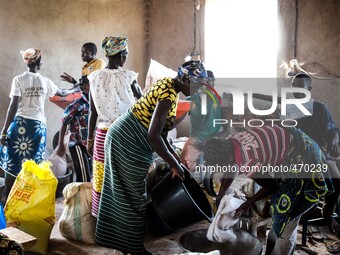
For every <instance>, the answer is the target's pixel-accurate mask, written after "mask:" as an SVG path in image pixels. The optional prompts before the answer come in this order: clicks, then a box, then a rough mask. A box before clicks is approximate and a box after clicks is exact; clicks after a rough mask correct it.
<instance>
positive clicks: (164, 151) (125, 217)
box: [95, 61, 207, 255]
mask: <svg viewBox="0 0 340 255" xmlns="http://www.w3.org/2000/svg"><path fill="white" fill-rule="evenodd" d="M205 79H207V73H206V71H205V69H204V66H203V64H202V63H201V62H200V61H190V62H186V63H184V64H183V65H182V66H181V67H179V71H178V75H177V77H176V78H164V79H161V80H159V81H157V83H156V84H154V85H153V86H151V87H150V88H149V89H148V91H147V92H145V93H144V95H143V96H142V97H141V98H140V99H139V100H138V101H137V102H136V103H135V104H134V105H133V106H132V108H131V109H130V110H129V111H128V112H126V113H125V114H123V115H122V116H121V117H120V118H118V119H117V120H116V121H115V122H114V123H113V124H112V125H111V126H110V129H109V130H108V132H107V137H106V140H105V171H104V183H103V189H102V197H101V200H100V206H99V211H98V218H97V227H96V235H95V240H96V242H97V243H98V244H100V245H102V246H107V247H111V248H114V249H117V250H120V251H122V252H124V253H131V254H134V255H135V254H138V255H141V254H150V253H149V252H147V251H146V250H145V248H144V234H145V231H146V196H145V193H146V190H145V187H146V186H145V178H146V175H147V171H148V169H149V166H150V164H151V163H152V159H153V157H152V156H153V152H156V153H157V154H158V155H159V156H160V157H162V158H163V159H164V160H165V161H167V162H168V163H169V165H170V166H171V169H172V172H173V173H172V176H173V177H175V176H178V177H179V178H181V179H183V171H182V168H181V166H180V159H179V157H178V155H177V154H176V153H175V152H174V150H173V148H172V147H171V146H170V144H169V142H168V140H167V138H166V137H167V133H168V131H169V130H171V129H172V128H174V126H175V119H176V109H177V100H178V94H179V93H180V92H182V93H183V94H184V95H186V96H188V95H189V94H190V84H192V82H193V81H194V82H201V81H203V80H205Z"/></svg>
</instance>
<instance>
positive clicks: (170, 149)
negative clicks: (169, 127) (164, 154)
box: [162, 133, 181, 163]
mask: <svg viewBox="0 0 340 255" xmlns="http://www.w3.org/2000/svg"><path fill="white" fill-rule="evenodd" d="M167 136H168V133H166V135H163V136H162V138H163V141H164V143H165V145H166V147H167V148H168V150H169V151H170V153H171V154H172V155H173V156H174V157H175V158H176V160H177V161H178V162H179V163H181V159H180V158H179V156H178V154H177V153H176V151H175V150H174V148H173V147H172V146H171V144H170V143H169V140H168V139H167Z"/></svg>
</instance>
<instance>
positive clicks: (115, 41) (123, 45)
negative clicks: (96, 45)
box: [102, 36, 128, 56]
mask: <svg viewBox="0 0 340 255" xmlns="http://www.w3.org/2000/svg"><path fill="white" fill-rule="evenodd" d="M127 44H128V39H127V38H125V37H113V36H107V37H105V39H104V40H103V42H102V50H103V52H104V53H105V55H106V56H113V55H116V54H117V53H119V52H122V51H123V50H125V49H127Z"/></svg>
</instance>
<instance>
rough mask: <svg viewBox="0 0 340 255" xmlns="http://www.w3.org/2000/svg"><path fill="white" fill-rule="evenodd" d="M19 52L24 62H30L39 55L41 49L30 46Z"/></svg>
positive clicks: (33, 61)
mask: <svg viewBox="0 0 340 255" xmlns="http://www.w3.org/2000/svg"><path fill="white" fill-rule="evenodd" d="M20 54H21V56H22V58H23V60H24V62H25V63H26V64H32V63H35V62H36V61H37V59H38V58H39V57H40V56H41V50H38V49H33V48H30V49H27V50H25V51H20Z"/></svg>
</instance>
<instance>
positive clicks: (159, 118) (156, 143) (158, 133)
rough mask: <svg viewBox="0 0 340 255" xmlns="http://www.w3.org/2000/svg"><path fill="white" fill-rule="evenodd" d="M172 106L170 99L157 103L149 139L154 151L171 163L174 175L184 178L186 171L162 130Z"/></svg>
mask: <svg viewBox="0 0 340 255" xmlns="http://www.w3.org/2000/svg"><path fill="white" fill-rule="evenodd" d="M170 108H171V102H170V100H162V101H160V102H158V103H157V105H156V107H155V111H154V112H153V115H152V118H151V122H150V126H149V130H148V140H149V142H150V145H151V147H152V148H153V149H154V151H155V152H156V153H157V154H158V155H159V156H160V157H161V158H162V159H164V160H165V161H166V162H168V163H169V165H170V167H171V169H172V173H173V174H172V177H174V176H175V175H177V176H178V177H179V178H180V179H182V180H183V179H184V173H183V170H182V168H181V166H180V163H179V162H178V161H177V159H176V158H175V157H174V156H173V155H172V154H171V151H169V149H168V147H167V145H166V143H165V142H164V139H163V138H162V131H163V129H164V127H165V123H166V117H167V115H168V111H169V110H170Z"/></svg>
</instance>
